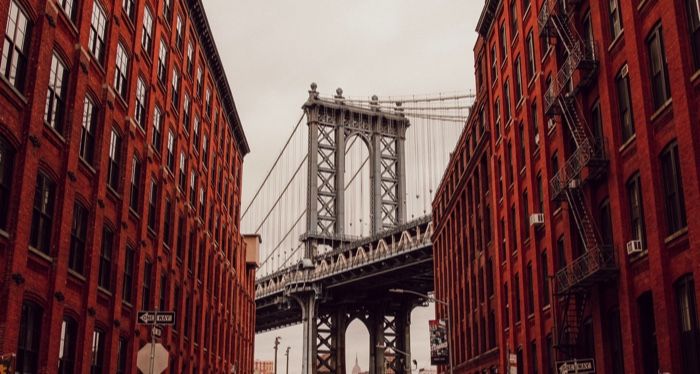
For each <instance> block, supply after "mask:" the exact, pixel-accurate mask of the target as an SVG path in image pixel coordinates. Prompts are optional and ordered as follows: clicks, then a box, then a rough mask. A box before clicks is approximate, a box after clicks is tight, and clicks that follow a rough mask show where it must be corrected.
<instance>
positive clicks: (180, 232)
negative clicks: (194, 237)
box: [176, 214, 186, 264]
mask: <svg viewBox="0 0 700 374" xmlns="http://www.w3.org/2000/svg"><path fill="white" fill-rule="evenodd" d="M185 222H186V221H185V216H184V215H182V214H181V215H180V218H179V219H178V220H177V231H176V233H177V253H176V256H177V260H178V261H179V262H180V264H182V258H183V256H184V254H185Z"/></svg>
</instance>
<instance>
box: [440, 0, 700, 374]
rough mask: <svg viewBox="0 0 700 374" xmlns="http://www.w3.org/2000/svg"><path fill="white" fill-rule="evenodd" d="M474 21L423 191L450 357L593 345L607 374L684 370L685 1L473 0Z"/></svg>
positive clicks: (515, 359) (688, 13)
mask: <svg viewBox="0 0 700 374" xmlns="http://www.w3.org/2000/svg"><path fill="white" fill-rule="evenodd" d="M477 31H478V32H479V39H478V41H477V43H476V46H475V49H474V53H475V61H476V66H475V70H476V82H477V92H478V93H477V100H476V103H475V105H474V107H473V111H472V113H471V115H470V119H469V123H468V124H467V130H465V135H464V136H463V138H465V139H464V140H463V141H461V142H460V145H459V146H458V147H457V149H456V151H455V153H454V156H453V158H452V160H451V162H450V165H449V169H448V171H447V173H446V175H445V177H444V179H443V182H442V185H441V187H440V189H439V192H438V194H437V197H436V199H435V201H434V203H433V211H434V219H435V221H436V227H439V228H438V231H437V232H436V237H435V250H436V257H435V266H436V272H435V273H436V275H437V277H436V291H437V294H438V297H444V298H446V299H448V300H450V302H451V305H452V308H453V309H452V315H453V316H455V317H453V320H454V322H455V324H456V325H458V326H460V327H459V328H457V326H455V329H454V330H453V332H452V344H453V346H454V347H455V366H456V367H457V368H458V371H459V372H465V373H466V372H469V373H472V372H483V371H484V370H487V371H488V370H491V372H493V370H494V369H492V366H491V365H492V364H495V366H496V368H498V370H499V372H503V371H506V370H509V369H511V368H512V369H514V370H517V372H522V373H554V372H556V370H555V366H556V362H558V361H565V360H570V359H579V360H582V359H593V360H595V367H596V370H597V372H605V373H627V372H629V373H632V372H634V373H657V372H672V373H696V372H699V371H700V362H699V361H698V357H700V354H699V353H700V340H699V337H700V327H699V324H698V311H697V304H696V300H697V299H698V297H697V295H698V294H697V288H696V286H695V281H694V278H695V275H698V274H700V273H699V271H700V252H699V251H700V223H698V222H696V221H693V220H692V217H693V216H694V213H696V211H697V210H698V206H697V205H696V204H698V202H700V200H699V199H700V195H699V191H700V188H699V187H698V182H699V179H698V175H699V172H700V130H699V128H700V127H699V125H700V115H699V112H700V110H699V109H698V108H700V95H699V94H698V92H699V91H700V11H699V9H698V2H697V1H696V0H675V1H636V0H610V1H604V2H598V1H573V2H572V1H528V0H512V1H498V0H487V1H486V2H485V5H484V9H483V12H482V15H481V19H480V21H479V24H478V27H477ZM480 121H484V122H485V123H486V126H485V127H486V128H487V129H488V130H486V131H487V132H490V134H489V141H488V143H489V144H488V147H487V148H488V149H489V152H490V157H489V158H488V165H489V167H490V170H493V172H492V173H490V174H489V183H490V186H491V187H490V188H488V191H489V193H488V194H486V196H485V197H484V199H483V200H481V201H480V202H479V204H481V205H482V206H490V207H491V212H490V213H489V214H490V216H489V217H487V218H486V219H487V220H488V221H490V223H488V225H489V226H490V227H491V228H492V230H491V231H490V232H489V234H490V236H489V237H488V238H486V239H485V241H486V242H487V244H486V245H485V246H483V247H482V248H483V249H482V251H483V254H484V255H483V256H484V257H481V256H479V254H480V253H482V252H479V251H478V250H477V256H476V258H475V259H474V260H472V259H471V258H470V254H469V251H470V250H472V249H471V248H472V247H470V242H471V241H472V238H474V239H473V240H477V241H478V237H479V235H481V233H482V232H483V229H482V230H478V229H476V230H474V229H472V228H471V224H470V222H471V221H472V219H474V220H477V221H478V218H479V216H478V215H476V214H474V218H472V216H471V215H470V214H471V213H470V210H469V208H470V202H469V199H468V197H469V196H470V192H469V189H468V187H469V186H470V185H469V184H468V183H467V181H468V180H470V179H473V178H475V177H476V176H477V175H479V174H478V173H476V172H475V171H474V170H469V169H467V170H466V171H465V170H464V169H465V168H464V166H461V164H463V163H464V161H462V160H463V159H464V158H465V157H467V158H468V157H470V156H471V157H473V155H474V152H473V151H471V148H469V147H466V146H464V145H463V143H466V138H467V137H468V134H466V132H469V131H470V130H469V129H470V128H473V125H470V123H478V122H480ZM465 154H466V156H465ZM472 188H473V187H472ZM465 190H466V191H467V198H463V197H462V196H463V193H464V191H465ZM471 191H472V192H471V193H473V191H474V190H473V189H472V190H471ZM460 199H462V200H460ZM453 201H466V203H465V202H462V203H460V204H456V203H454V202H453ZM465 210H466V211H467V213H466V214H465V213H464V211H465ZM482 217H483V216H482ZM440 228H441V229H440ZM462 241H466V243H463V242H462ZM476 248H479V247H478V245H477V246H476ZM491 257H492V258H493V261H494V262H493V264H494V265H493V266H494V267H495V269H494V270H493V277H492V278H491V279H489V277H488V276H486V281H485V282H481V281H480V276H479V270H478V269H479V267H480V266H481V264H482V263H483V262H482V261H483V258H485V259H486V260H487V261H488V259H489V258H491ZM455 259H456V260H457V261H455ZM487 264H488V262H487ZM475 270H476V271H475ZM442 274H446V275H447V277H442V276H441V275H442ZM490 281H492V282H495V284H496V286H495V287H494V293H493V296H492V297H485V298H480V296H481V295H480V293H479V292H480V291H481V289H483V288H484V283H486V288H487V289H488V283H489V282H490ZM473 285H476V288H477V292H476V301H477V303H478V304H477V306H476V313H477V314H478V317H477V316H475V315H474V313H475V312H474V310H475V309H474V308H475V307H474V306H473V305H470V304H469V303H470V300H471V299H472V297H473V296H472V295H473V294H474V293H475V292H474V291H473V288H474V286H473ZM486 295H489V293H488V292H486ZM491 308H492V309H494V311H495V318H494V321H495V323H496V326H495V337H494V338H493V340H491V336H490V335H489V333H490V332H491V330H490V326H489V322H488V321H489V319H488V316H489V314H488V313H490V309H491ZM482 310H483V311H482ZM487 310H489V312H485V311H487ZM438 313H439V314H440V315H441V316H443V317H444V316H445V313H444V311H441V310H438ZM482 316H484V317H486V318H484V321H482V319H481V318H482ZM462 325H464V326H466V327H464V328H462V327H461V326H462ZM484 325H486V329H485V330H486V334H484V333H482V332H481V331H483V330H484V328H483V326H484ZM460 329H464V332H463V331H462V330H460ZM467 331H468V333H467V335H470V336H469V337H468V338H467V339H468V342H467V343H466V344H467V345H469V344H470V343H471V344H472V348H469V347H465V346H464V345H463V344H464V343H462V342H461V341H462V340H463V337H462V335H461V334H463V333H465V332H467ZM484 340H485V343H484ZM492 341H494V342H495V344H496V348H491V349H489V347H491V345H490V344H492V343H491V342H492ZM460 344H462V345H460ZM484 347H485V348H484ZM494 349H496V350H497V351H498V353H497V357H498V358H497V359H496V360H495V361H492V358H491V357H492V356H491V355H492V354H493V350H494ZM485 361H487V362H488V363H487V364H484V362H485Z"/></svg>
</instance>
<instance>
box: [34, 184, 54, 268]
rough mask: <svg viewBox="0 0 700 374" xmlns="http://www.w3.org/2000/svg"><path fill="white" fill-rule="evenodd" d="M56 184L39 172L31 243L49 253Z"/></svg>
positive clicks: (35, 192)
mask: <svg viewBox="0 0 700 374" xmlns="http://www.w3.org/2000/svg"><path fill="white" fill-rule="evenodd" d="M55 191H56V185H55V184H54V183H53V181H52V180H50V179H49V177H47V176H46V175H45V174H44V173H42V172H39V175H37V178H36V189H35V191H34V212H33V214H32V230H31V237H30V240H29V245H30V246H32V247H33V248H36V249H38V250H40V251H42V252H43V253H45V254H47V255H48V254H49V253H50V251H51V231H52V229H53V228H52V224H53V210H54V198H55Z"/></svg>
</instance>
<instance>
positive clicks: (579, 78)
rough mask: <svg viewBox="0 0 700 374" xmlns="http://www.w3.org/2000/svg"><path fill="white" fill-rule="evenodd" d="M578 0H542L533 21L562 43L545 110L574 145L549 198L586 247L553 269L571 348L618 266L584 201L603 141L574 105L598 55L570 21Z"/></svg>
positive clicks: (602, 161) (597, 173) (564, 345)
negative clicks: (562, 205)
mask: <svg viewBox="0 0 700 374" xmlns="http://www.w3.org/2000/svg"><path fill="white" fill-rule="evenodd" d="M579 2H580V0H545V2H544V5H543V6H542V9H541V10H540V14H539V17H538V23H539V28H540V33H541V34H542V35H543V36H546V37H547V38H549V40H550V42H552V43H555V44H556V47H557V48H563V51H564V52H565V53H566V54H565V56H566V58H565V60H564V62H563V63H562V64H561V66H559V69H558V72H557V74H556V77H553V79H552V82H551V84H550V85H549V87H548V88H547V91H546V93H545V97H544V100H543V102H544V110H545V113H546V114H547V115H549V116H555V115H558V116H559V117H560V119H561V122H562V123H565V124H566V126H567V128H568V130H569V132H570V134H571V137H572V138H573V141H574V142H575V144H576V149H575V150H574V151H573V153H572V154H571V155H570V156H569V157H568V159H567V160H566V162H565V164H564V165H563V166H562V167H561V168H560V170H559V171H558V172H557V173H556V175H555V176H554V177H553V178H552V179H551V181H550V190H551V191H552V196H551V198H552V200H557V199H562V200H566V201H567V203H568V207H569V214H570V218H571V219H572V220H573V221H574V223H575V225H576V229H577V231H578V234H579V235H580V237H581V243H582V245H583V247H584V248H583V249H584V250H585V252H584V253H583V254H582V255H581V256H580V257H578V258H576V259H574V260H573V261H572V262H571V263H570V264H568V265H567V266H566V267H564V268H563V269H561V270H560V271H558V272H557V274H556V276H555V290H556V294H557V298H558V300H559V308H558V313H557V331H556V335H557V342H556V345H557V348H558V349H559V350H560V351H562V352H563V353H564V354H566V355H568V356H574V355H575V354H576V347H577V343H578V340H579V335H580V332H581V326H582V323H583V318H584V313H585V309H586V302H587V300H588V298H589V296H590V293H591V291H592V290H593V288H594V287H595V286H596V285H597V284H600V283H601V282H605V281H607V280H609V279H611V278H613V277H614V276H615V274H616V273H617V266H616V264H615V256H614V252H613V250H612V247H610V246H606V245H603V242H602V240H601V236H600V234H599V231H598V228H597V226H596V223H595V222H594V220H593V217H592V215H591V213H590V211H589V209H588V206H587V205H586V201H585V200H586V199H585V194H584V188H585V187H586V185H587V184H588V182H591V181H594V180H597V179H600V178H602V177H603V176H604V175H605V172H606V169H607V160H606V158H605V152H604V150H605V147H604V144H602V141H600V140H596V139H595V138H594V137H593V135H592V132H591V130H590V128H589V126H588V125H587V124H586V121H585V118H584V116H583V115H581V114H579V113H581V112H580V111H579V108H578V104H577V100H576V95H577V94H578V92H580V90H581V89H583V88H586V87H587V86H588V85H589V84H590V83H591V82H592V81H593V80H594V78H595V75H596V72H597V68H598V61H597V57H596V49H595V45H594V43H593V42H592V41H584V39H582V38H581V36H580V35H579V34H578V32H577V31H576V28H575V26H574V25H573V23H572V18H573V14H574V12H573V10H574V9H575V8H576V6H577V5H578V3H579Z"/></svg>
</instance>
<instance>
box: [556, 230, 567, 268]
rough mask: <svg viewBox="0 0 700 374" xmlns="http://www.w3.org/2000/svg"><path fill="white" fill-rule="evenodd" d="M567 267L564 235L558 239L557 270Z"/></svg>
mask: <svg viewBox="0 0 700 374" xmlns="http://www.w3.org/2000/svg"><path fill="white" fill-rule="evenodd" d="M565 267H566V252H565V251H564V235H562V236H560V237H559V239H557V270H559V271H560V270H561V269H563V268H565Z"/></svg>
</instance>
